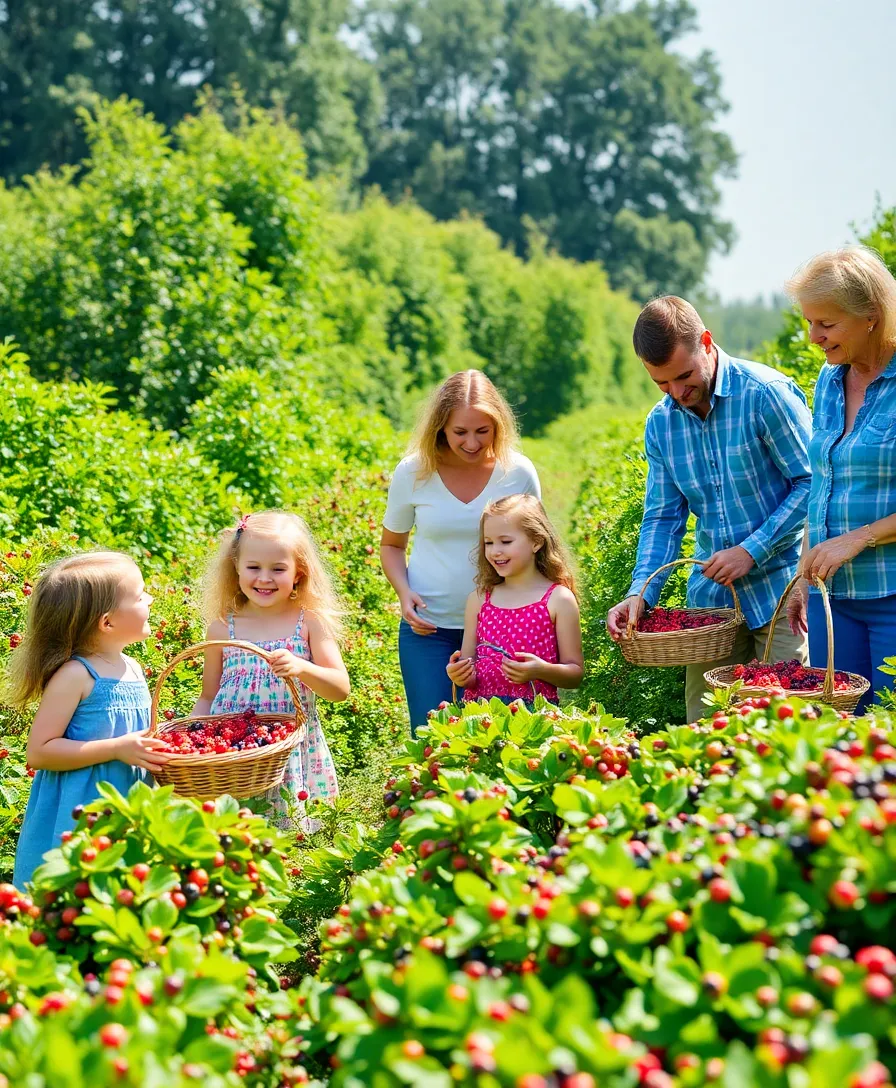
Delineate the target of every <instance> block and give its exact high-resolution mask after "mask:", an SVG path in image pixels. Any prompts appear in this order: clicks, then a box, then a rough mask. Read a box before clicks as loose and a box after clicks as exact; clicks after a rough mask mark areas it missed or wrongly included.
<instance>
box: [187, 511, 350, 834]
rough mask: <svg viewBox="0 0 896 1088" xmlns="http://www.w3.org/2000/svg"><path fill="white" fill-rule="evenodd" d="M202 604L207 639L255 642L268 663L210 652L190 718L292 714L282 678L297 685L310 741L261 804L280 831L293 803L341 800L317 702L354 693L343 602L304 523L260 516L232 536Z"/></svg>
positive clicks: (238, 653) (228, 533) (280, 515)
mask: <svg viewBox="0 0 896 1088" xmlns="http://www.w3.org/2000/svg"><path fill="white" fill-rule="evenodd" d="M204 604H205V611H206V615H207V618H208V619H209V621H210V622H209V627H208V638H209V639H211V640H218V639H239V640H241V641H244V642H253V643H255V645H257V646H260V647H261V648H262V649H263V650H266V651H267V652H268V653H269V654H270V655H271V659H272V664H271V667H270V668H269V667H268V665H267V664H266V663H265V661H264V660H262V658H260V657H258V656H257V655H256V654H253V653H251V652H249V651H248V650H240V649H237V648H235V647H228V648H225V649H223V651H222V648H221V647H219V646H216V647H211V648H210V649H209V650H207V651H206V654H205V668H204V671H203V677H202V695H201V697H200V699H199V700H198V702H197V703H196V705H195V707H194V708H193V713H194V714H223V713H229V712H238V711H242V710H247V709H252V710H255V711H257V712H259V713H272V714H291V713H294V710H295V707H294V704H293V701H292V697H291V696H290V694H289V690H288V689H287V687H286V684H285V683H284V682H283V679H284V677H287V676H289V677H292V678H293V679H294V680H297V681H299V688H300V693H301V701H302V709H303V710H304V712H305V719H306V723H305V739H304V741H303V742H302V743H300V744H299V745H298V746H297V747H296V748H295V749H294V750H293V753H292V755H291V756H290V760H289V764H288V766H287V769H286V776H285V778H284V780H283V784H282V787H281V786H278V787H275V788H274V789H272V790H269V791H268V793H267V794H265V795H264V798H263V799H264V800H266V801H268V802H270V804H271V809H272V811H271V815H272V816H273V817H274V818H276V819H277V820H278V822H279V823H280V824H281V825H283V824H284V822H285V819H286V817H287V814H288V811H289V805H291V804H295V803H299V804H300V805H301V803H302V802H304V801H306V800H307V799H309V798H311V799H324V800H326V799H329V798H333V797H336V795H337V794H338V793H339V787H338V785H337V782H336V769H335V767H334V765H333V757H332V756H331V755H330V749H329V748H328V746H327V742H326V740H325V739H324V735H323V731H322V730H321V726H320V720H319V718H318V715H317V708H316V697H318V696H319V697H320V698H321V699H329V700H331V701H332V702H341V701H342V700H343V699H345V698H347V697H348V694H349V692H350V691H351V685H350V683H349V679H348V673H347V672H346V670H345V665H344V663H343V661H342V654H341V653H340V651H339V643H338V637H339V635H340V633H341V624H340V609H339V604H338V601H337V598H336V593H335V591H334V589H333V585H332V582H331V580H330V577H329V575H328V574H327V571H326V569H325V568H324V565H323V563H322V562H321V559H320V556H319V555H318V551H317V547H316V545H315V543H314V540H313V539H312V537H311V533H310V532H309V530H308V526H307V525H306V524H305V522H304V521H302V519H301V518H300V517H297V516H296V515H295V514H290V513H286V512H284V511H280V510H264V511H262V512H261V513H258V514H247V515H246V516H245V517H244V518H242V519H241V520H240V522H239V524H238V525H237V526H236V527H235V528H232V529H226V530H225V531H224V532H223V533H222V539H221V546H220V549H219V551H218V554H217V557H216V559H215V560H214V562H213V563H212V565H211V567H210V569H209V571H208V575H207V578H206V587H205V594H204ZM281 789H282V790H285V791H286V792H287V793H288V795H289V801H288V802H287V801H286V800H285V799H284V798H283V795H282V793H281Z"/></svg>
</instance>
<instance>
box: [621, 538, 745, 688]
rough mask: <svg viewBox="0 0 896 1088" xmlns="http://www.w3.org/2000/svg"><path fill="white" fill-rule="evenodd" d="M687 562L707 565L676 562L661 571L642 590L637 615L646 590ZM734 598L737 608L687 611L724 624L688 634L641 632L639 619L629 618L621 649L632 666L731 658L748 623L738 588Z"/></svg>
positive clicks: (688, 663) (732, 592)
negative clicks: (665, 571) (740, 634)
mask: <svg viewBox="0 0 896 1088" xmlns="http://www.w3.org/2000/svg"><path fill="white" fill-rule="evenodd" d="M683 563H693V564H695V565H696V566H698V567H705V566H706V564H705V563H704V562H703V561H702V560H700V559H676V560H674V561H673V562H671V563H666V564H664V565H663V566H662V567H659V568H657V570H655V571H654V572H653V574H651V576H650V577H649V578H648V579H647V581H646V582H645V583H644V585H643V586H642V587H641V592H640V594H639V595H638V606H637V608H636V609H635V616H637V615H638V613H640V611H641V603H642V601H643V600H644V591H645V590H646V589H647V587H648V585H650V583H651V582H652V581H653V579H654V578H656V576H657V575H658V574H661V573H662V572H663V571H664V570H670V569H671V568H672V567H678V566H681V565H682V564H683ZM729 588H730V589H731V596H732V597H733V598H734V608H686V609H683V611H685V612H687V613H688V614H689V615H692V616H696V615H706V614H708V613H711V614H712V615H716V616H720V617H721V622H720V623H713V624H710V625H708V626H706V627H695V628H692V629H690V630H687V631H639V630H638V629H637V620H636V619H632V618H631V617H629V622H628V629H627V630H626V632H625V634H624V635H623V636H622V638H621V639H620V640H619V648H620V649H621V650H622V653H623V656H624V657H625V660H626V661H629V662H631V664H632V665H656V666H660V667H661V666H664V665H696V664H699V663H701V662H703V661H718V660H719V659H720V658H723V657H727V656H728V655H729V654H730V653H731V651H732V650H733V649H734V640H735V638H736V636H737V629H738V627H740V625H741V624H742V623H743V622H744V616H743V613H742V612H741V610H740V601H739V600H738V597H737V591H736V590H735V588H734V586H730V587H729Z"/></svg>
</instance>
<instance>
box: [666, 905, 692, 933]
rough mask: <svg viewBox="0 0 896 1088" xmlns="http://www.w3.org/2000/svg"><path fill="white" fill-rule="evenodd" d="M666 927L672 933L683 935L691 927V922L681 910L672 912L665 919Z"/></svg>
mask: <svg viewBox="0 0 896 1088" xmlns="http://www.w3.org/2000/svg"><path fill="white" fill-rule="evenodd" d="M666 925H667V927H668V928H669V929H670V930H671V932H672V933H685V932H686V931H687V930H688V929H690V926H691V920H690V918H688V916H687V915H686V914H685V913H684V911H681V910H673V911H672V913H671V914H670V915H668V917H667V918H666Z"/></svg>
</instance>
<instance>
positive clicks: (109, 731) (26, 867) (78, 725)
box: [13, 657, 152, 888]
mask: <svg viewBox="0 0 896 1088" xmlns="http://www.w3.org/2000/svg"><path fill="white" fill-rule="evenodd" d="M74 660H75V661H80V662H81V664H82V665H83V666H84V668H85V669H87V671H88V672H89V673H90V675H91V676H92V677H93V690H92V691H91V692H90V694H89V695H88V696H87V698H86V699H84V700H82V701H81V703H79V704H78V707H77V709H76V710H75V712H74V714H73V715H72V719H71V721H70V722H69V723H68V726H67V727H66V730H65V733H64V734H63V736H64V737H65V738H66V740H78V741H89V740H111V739H112V738H113V737H121V736H124V734H125V733H134V732H137V731H138V730H141V729H148V728H149V712H150V707H151V705H152V700H151V698H150V695H149V688H148V687H147V686H146V681H145V680H143V679H140V680H115V679H112V678H110V677H107V676H99V675H98V674H97V672H96V670H95V669H94V668H93V666H92V665H89V664H88V663H87V662H86V661H85V660H84V659H83V658H82V657H75V658H74ZM147 779H148V780H149V782H150V783H152V779H151V778H149V776H148V775H147V774H146V772H145V771H142V770H139V769H138V768H137V767H131V766H130V765H129V764H127V763H122V762H121V761H120V760H117V759H115V760H112V761H110V762H109V763H95V764H94V765H93V766H91V767H80V768H79V769H78V770H75V771H45V770H39V771H37V773H36V774H35V776H34V780H33V781H32V783H31V795H30V797H29V798H28V807H27V809H26V810H25V819H24V821H23V823H22V832H21V834H20V835H19V844H18V847H17V849H16V864H15V873H14V876H13V881H14V883H15V885H16V887H17V888H24V887H25V884H26V883H27V882H28V881H29V880H31V878H32V876H33V874H34V870H35V869H36V868H37V867H38V866H39V865H40V863H41V860H42V858H43V856H44V854H45V853H46V852H47V851H48V850H52V849H53V847H54V846H59V845H61V843H62V832H63V831H68V830H70V829H71V828H73V827H74V826H75V822H76V821H75V820H73V819H72V809H73V808H74V807H75V806H76V805H84V804H87V803H88V802H89V801H95V800H96V798H97V797H98V796H99V791H98V790H97V784H98V783H99V782H109V783H111V785H113V786H114V787H115V788H116V789H117V790H119V791H120V792H121V793H124V794H126V793H127V792H128V790H129V789H130V788H131V786H133V784H134V783H135V782H139V781H146V780H147Z"/></svg>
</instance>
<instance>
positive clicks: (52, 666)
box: [3, 551, 136, 707]
mask: <svg viewBox="0 0 896 1088" xmlns="http://www.w3.org/2000/svg"><path fill="white" fill-rule="evenodd" d="M128 568H134V569H136V563H135V562H134V560H133V559H131V557H130V556H129V555H124V554H122V553H121V552H100V551H95V552H80V553H79V554H78V555H70V556H68V557H66V558H65V559H59V560H58V561H57V562H55V563H52V564H51V565H50V566H49V567H47V568H46V570H44V571H43V573H42V574H41V575H40V577H39V578H38V579H37V582H36V584H35V586H34V592H33V593H32V594H31V600H30V602H29V605H28V622H27V626H26V629H25V638H24V639H23V640H22V645H21V646H19V647H18V648H17V649H16V650H15V652H14V653H13V654H12V656H11V657H10V660H9V672H8V675H7V677H6V682H5V684H4V691H3V696H4V700H5V701H6V702H7V703H8V704H9V705H10V706H15V707H25V706H27V705H28V704H29V703H32V702H34V701H35V700H36V699H39V698H40V697H41V695H42V694H43V691H44V688H45V687H46V686H47V684H48V683H49V681H50V677H52V675H53V674H54V673H55V672H57V671H58V670H59V669H60V668H61V667H62V666H63V665H64V664H65V663H66V661H69V660H70V659H71V658H72V657H74V655H75V654H89V653H91V652H92V650H93V646H94V642H95V640H96V635H97V630H98V627H99V622H100V620H101V619H102V618H103V616H105V615H106V613H107V612H114V611H115V609H116V608H117V607H118V605H119V602H120V597H121V581H122V576H123V575H124V574H125V572H126V571H127V570H128Z"/></svg>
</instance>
